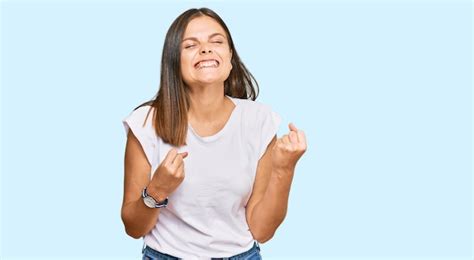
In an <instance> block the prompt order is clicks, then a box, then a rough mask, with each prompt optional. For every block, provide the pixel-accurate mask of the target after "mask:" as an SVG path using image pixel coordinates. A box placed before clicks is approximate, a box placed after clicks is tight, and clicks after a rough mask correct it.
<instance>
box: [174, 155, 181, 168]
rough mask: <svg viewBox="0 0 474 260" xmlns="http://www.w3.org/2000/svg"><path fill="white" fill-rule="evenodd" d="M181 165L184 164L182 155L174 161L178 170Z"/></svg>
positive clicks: (177, 156)
mask: <svg viewBox="0 0 474 260" xmlns="http://www.w3.org/2000/svg"><path fill="white" fill-rule="evenodd" d="M181 164H183V156H182V155H181V154H176V157H175V158H174V161H173V166H175V167H176V168H178V166H180V165H181Z"/></svg>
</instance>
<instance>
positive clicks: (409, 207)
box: [0, 0, 473, 260]
mask: <svg viewBox="0 0 474 260" xmlns="http://www.w3.org/2000/svg"><path fill="white" fill-rule="evenodd" d="M192 7H209V8H212V9H213V10H215V11H216V12H217V13H218V14H219V15H220V16H221V17H222V18H223V19H224V21H225V22H226V23H227V25H228V27H229V29H230V31H231V33H232V36H233V39H234V41H235V45H236V48H237V51H238V53H239V55H240V56H241V58H242V60H243V61H244V63H245V65H246V66H247V67H248V68H249V70H250V71H251V72H252V73H253V75H254V76H255V77H256V78H257V80H258V82H259V84H260V96H259V98H258V99H257V100H258V101H260V102H262V103H266V104H269V105H271V106H272V108H273V109H274V110H275V111H276V112H278V113H279V114H280V115H281V116H282V118H283V123H282V125H281V126H280V129H279V135H283V134H285V133H286V132H287V131H288V126H287V125H288V123H289V122H294V123H295V125H296V126H297V127H299V128H301V129H302V130H304V131H305V132H306V135H307V139H308V150H307V152H306V154H305V155H304V157H303V158H302V159H301V161H300V162H299V164H298V167H297V170H296V174H295V178H294V180H293V185H292V190H291V194H290V202H289V209H288V214H287V216H286V219H285V221H284V223H283V224H282V225H281V226H280V228H279V229H278V231H277V233H276V234H275V236H274V238H273V239H272V240H271V241H269V242H267V243H265V244H263V245H262V255H263V256H264V258H265V259H300V258H306V259H404V260H406V259H450V260H451V259H472V258H471V256H472V249H473V240H472V230H473V229H472V217H473V215H472V207H473V205H472V199H473V193H472V186H473V181H472V144H473V143H472V111H473V109H472V98H473V96H472V57H473V56H472V24H473V20H472V11H473V9H472V3H471V2H470V1H456V0H453V1H449V0H445V1H426V0H425V1H422V0H414V1H408V0H400V1H394V0H393V1H362V0H360V1H341V0H336V1H329V0H328V1H289V0H288V1H260V2H259V1H151V0H149V1H144V0H138V1H132V0H127V1H125V0H121V1H111V0H97V1H92V0H88V1H33V0H31V1H13V0H10V1H2V2H1V13H0V15H1V56H0V57H1V227H0V231H1V248H0V258H2V259H54V258H56V259H93V258H94V259H107V258H110V259H140V257H141V246H142V242H141V241H140V240H134V239H132V238H130V237H128V236H127V235H126V234H125V231H124V228H123V225H122V223H121V219H120V206H121V202H122V189H123V157H124V148H125V141H126V136H125V131H124V129H123V126H122V123H121V120H122V119H123V118H125V117H126V116H127V115H128V114H129V113H130V112H131V111H132V109H133V108H134V107H135V106H137V105H138V104H140V103H141V102H143V101H146V100H149V99H151V98H152V97H153V96H154V95H155V94H156V92H157V90H158V83H159V74H160V60H161V52H162V46H163V41H164V37H165V34H166V31H167V29H168V27H169V26H170V24H171V22H172V21H173V20H174V19H175V18H176V17H177V16H178V15H179V14H181V13H182V12H183V11H185V10H187V9H188V8H192Z"/></svg>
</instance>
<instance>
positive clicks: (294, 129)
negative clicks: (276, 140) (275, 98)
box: [288, 123, 298, 132]
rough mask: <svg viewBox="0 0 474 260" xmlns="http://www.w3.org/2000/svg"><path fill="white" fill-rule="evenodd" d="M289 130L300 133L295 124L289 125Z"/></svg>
mask: <svg viewBox="0 0 474 260" xmlns="http://www.w3.org/2000/svg"><path fill="white" fill-rule="evenodd" d="M288 128H290V130H291V131H295V132H298V128H296V126H295V125H294V124H293V123H289V124H288Z"/></svg>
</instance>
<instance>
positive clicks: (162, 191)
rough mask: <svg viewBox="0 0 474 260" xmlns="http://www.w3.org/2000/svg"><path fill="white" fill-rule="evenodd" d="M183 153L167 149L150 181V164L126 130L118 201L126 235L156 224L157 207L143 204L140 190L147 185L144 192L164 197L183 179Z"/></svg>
mask: <svg viewBox="0 0 474 260" xmlns="http://www.w3.org/2000/svg"><path fill="white" fill-rule="evenodd" d="M187 156H188V153H187V152H184V153H178V151H177V150H176V149H174V148H172V149H170V151H169V152H168V153H167V154H166V156H165V158H164V159H163V161H162V162H161V164H160V165H159V166H158V168H157V169H156V171H155V173H154V174H153V178H152V179H151V180H150V172H151V165H150V163H149V162H148V160H147V159H146V155H145V152H144V151H143V149H142V147H141V145H140V142H139V141H138V139H137V138H136V137H135V135H134V134H133V133H132V131H129V132H128V138H127V146H126V149H125V181H124V182H125V183H124V194H123V203H122V221H123V224H124V225H125V231H126V232H127V234H128V235H130V236H131V237H133V238H140V237H142V236H144V235H145V234H147V233H148V232H150V230H152V229H153V227H154V226H155V225H156V222H157V220H158V215H159V213H160V209H157V208H149V207H147V206H146V205H145V203H144V202H143V199H142V197H141V193H142V190H143V188H144V187H147V192H148V194H149V195H150V196H152V197H153V198H154V199H155V200H156V201H163V200H164V199H166V197H168V195H169V194H171V193H172V192H173V191H174V190H175V189H176V188H177V187H178V186H179V185H180V184H181V182H182V181H183V180H184V161H183V160H184V158H186V157H187Z"/></svg>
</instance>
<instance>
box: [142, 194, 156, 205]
mask: <svg viewBox="0 0 474 260" xmlns="http://www.w3.org/2000/svg"><path fill="white" fill-rule="evenodd" d="M143 202H145V205H147V207H149V208H155V200H154V199H153V198H152V197H150V196H148V197H145V198H143Z"/></svg>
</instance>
